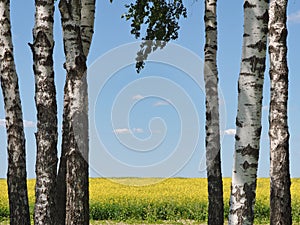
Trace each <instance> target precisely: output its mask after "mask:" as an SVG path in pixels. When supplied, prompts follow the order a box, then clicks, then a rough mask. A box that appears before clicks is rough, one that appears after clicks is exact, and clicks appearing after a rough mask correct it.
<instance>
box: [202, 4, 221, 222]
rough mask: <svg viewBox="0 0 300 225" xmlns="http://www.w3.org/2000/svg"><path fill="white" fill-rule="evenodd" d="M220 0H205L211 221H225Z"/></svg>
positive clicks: (209, 204) (209, 213)
mask: <svg viewBox="0 0 300 225" xmlns="http://www.w3.org/2000/svg"><path fill="white" fill-rule="evenodd" d="M216 6H217V1H216V0H206V1H205V17H204V21H205V34H206V35H205V39H206V42H205V48H204V53H205V67H204V80H205V92H206V166H207V179H208V200H209V201H208V224H211V225H223V224H224V203H223V183H222V173H221V156H220V150H221V144H220V125H219V97H218V70H217V62H216V61H217V12H216Z"/></svg>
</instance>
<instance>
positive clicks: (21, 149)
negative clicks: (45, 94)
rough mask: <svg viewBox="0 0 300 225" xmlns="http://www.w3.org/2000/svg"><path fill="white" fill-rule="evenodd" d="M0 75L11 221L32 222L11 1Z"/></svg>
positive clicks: (5, 14) (1, 14) (4, 11)
mask: <svg viewBox="0 0 300 225" xmlns="http://www.w3.org/2000/svg"><path fill="white" fill-rule="evenodd" d="M0 24H1V26H0V76H1V87H2V93H3V97H4V108H5V116H6V133H7V152H8V171H7V184H8V197H9V210H10V224H11V225H20V224H24V225H27V224H30V216H29V207H28V194H27V184H26V182H27V181H26V176H27V175H26V153H25V136H24V127H23V116H22V106H21V99H20V93H19V86H18V76H17V72H16V68H15V62H14V53H13V44H12V35H11V25H10V1H9V0H1V1H0Z"/></svg>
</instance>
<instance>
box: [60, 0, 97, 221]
mask: <svg viewBox="0 0 300 225" xmlns="http://www.w3.org/2000/svg"><path fill="white" fill-rule="evenodd" d="M59 8H60V12H61V16H62V28H63V36H64V38H63V39H64V49H65V56H66V62H65V64H64V67H65V69H66V71H67V78H66V83H65V90H64V113H63V114H64V115H63V140H62V156H61V163H60V168H59V174H58V184H57V187H58V191H59V193H60V196H59V197H58V204H59V207H58V210H59V221H60V222H59V223H62V222H63V221H64V222H65V224H80V225H84V224H89V193H88V142H89V141H88V96H87V80H86V72H87V71H86V58H87V56H88V52H89V48H90V44H91V40H92V35H93V27H94V13H95V1H94V0H83V1H79V0H72V1H66V0H61V1H60V3H59ZM60 210H61V211H60Z"/></svg>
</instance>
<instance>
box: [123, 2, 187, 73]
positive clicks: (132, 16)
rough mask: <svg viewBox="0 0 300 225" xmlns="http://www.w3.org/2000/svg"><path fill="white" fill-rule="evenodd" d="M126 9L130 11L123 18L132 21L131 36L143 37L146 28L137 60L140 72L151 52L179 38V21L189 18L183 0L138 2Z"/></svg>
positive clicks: (127, 6) (137, 67)
mask: <svg viewBox="0 0 300 225" xmlns="http://www.w3.org/2000/svg"><path fill="white" fill-rule="evenodd" d="M125 7H126V8H127V10H128V11H127V13H125V14H123V15H122V18H125V19H126V20H131V34H133V35H134V36H135V38H136V39H139V38H140V37H141V31H142V30H143V28H144V26H145V35H144V36H143V37H142V38H141V39H142V40H144V42H143V44H141V49H140V51H139V52H138V53H137V58H136V61H137V63H136V69H137V71H138V72H140V70H141V69H142V68H143V67H144V61H145V60H146V59H147V58H148V56H149V54H150V53H151V52H153V51H155V50H156V49H158V48H160V49H162V48H163V47H165V45H166V44H167V43H168V42H169V41H170V40H175V39H177V38H178V31H179V29H180V26H179V19H180V18H181V17H184V18H186V17H187V10H186V8H185V6H184V5H183V3H182V0H168V1H166V0H136V1H135V3H131V4H129V5H125ZM143 25H144V26H143Z"/></svg>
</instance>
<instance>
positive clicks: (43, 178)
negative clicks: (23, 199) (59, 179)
mask: <svg viewBox="0 0 300 225" xmlns="http://www.w3.org/2000/svg"><path fill="white" fill-rule="evenodd" d="M35 8H36V12H35V26H34V29H33V44H29V45H30V47H31V50H32V53H33V61H34V64H33V70H34V75H35V102H36V108H37V132H36V146H37V156H36V185H35V197H36V200H35V208H34V224H40V225H52V224H55V217H56V205H55V201H56V196H55V194H56V191H55V188H56V173H57V106H56V90H55V84H54V71H53V47H54V40H53V22H54V18H53V16H54V0H36V1H35Z"/></svg>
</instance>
